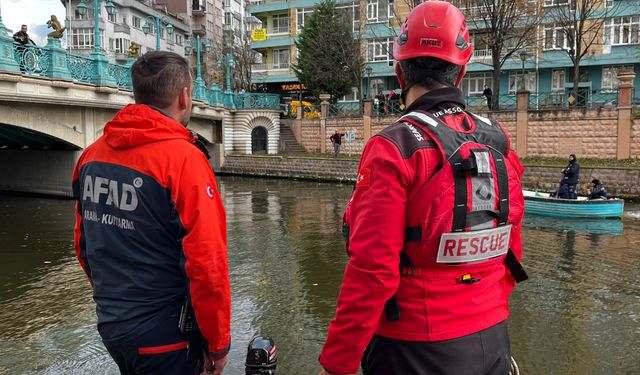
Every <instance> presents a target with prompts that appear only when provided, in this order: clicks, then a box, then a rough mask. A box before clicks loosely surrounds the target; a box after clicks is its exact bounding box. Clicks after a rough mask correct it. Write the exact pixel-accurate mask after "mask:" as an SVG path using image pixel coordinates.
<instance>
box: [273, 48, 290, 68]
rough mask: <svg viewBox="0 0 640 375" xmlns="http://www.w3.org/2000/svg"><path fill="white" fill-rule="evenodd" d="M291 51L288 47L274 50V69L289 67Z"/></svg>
mask: <svg viewBox="0 0 640 375" xmlns="http://www.w3.org/2000/svg"><path fill="white" fill-rule="evenodd" d="M290 53H291V51H290V50H289V49H288V48H287V49H274V50H273V69H289V62H290Z"/></svg>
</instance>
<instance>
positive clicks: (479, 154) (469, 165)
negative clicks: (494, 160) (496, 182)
mask: <svg viewBox="0 0 640 375" xmlns="http://www.w3.org/2000/svg"><path fill="white" fill-rule="evenodd" d="M462 169H463V170H465V171H470V172H471V175H472V176H478V177H490V176H491V158H490V154H489V150H487V149H472V150H471V156H469V157H468V158H466V159H463V160H462Z"/></svg>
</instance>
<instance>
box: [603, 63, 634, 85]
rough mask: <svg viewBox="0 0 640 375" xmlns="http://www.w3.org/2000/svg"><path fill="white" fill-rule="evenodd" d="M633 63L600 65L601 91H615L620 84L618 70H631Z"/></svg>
mask: <svg viewBox="0 0 640 375" xmlns="http://www.w3.org/2000/svg"><path fill="white" fill-rule="evenodd" d="M633 71H634V69H633V65H618V66H603V67H602V86H601V89H602V91H615V90H617V89H618V87H619V86H620V81H619V80H618V74H619V73H620V72H633Z"/></svg>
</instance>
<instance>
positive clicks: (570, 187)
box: [558, 154, 580, 199]
mask: <svg viewBox="0 0 640 375" xmlns="http://www.w3.org/2000/svg"><path fill="white" fill-rule="evenodd" d="M578 183H580V164H578V159H577V158H576V155H575V154H571V155H569V164H568V165H567V167H566V168H564V169H563V170H562V183H561V184H560V189H559V190H558V198H564V199H577V198H578V194H577V192H576V187H577V186H578Z"/></svg>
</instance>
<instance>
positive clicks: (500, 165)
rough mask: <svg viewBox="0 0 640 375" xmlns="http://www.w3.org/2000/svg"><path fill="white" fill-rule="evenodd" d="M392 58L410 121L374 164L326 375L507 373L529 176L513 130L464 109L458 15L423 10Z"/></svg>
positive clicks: (378, 150) (361, 174)
mask: <svg viewBox="0 0 640 375" xmlns="http://www.w3.org/2000/svg"><path fill="white" fill-rule="evenodd" d="M393 56H394V58H395V59H396V60H398V63H397V64H396V65H395V70H396V75H397V77H398V81H399V83H400V87H401V88H402V96H401V97H402V98H403V100H404V101H405V102H406V105H407V110H406V112H405V113H404V115H403V116H402V117H401V118H400V119H399V120H398V121H397V122H396V123H394V124H392V125H390V126H388V127H387V128H385V129H384V130H382V131H381V132H380V133H378V134H377V135H376V136H374V137H373V138H372V139H371V140H369V142H368V143H367V145H366V146H365V150H364V152H363V154H362V159H361V161H360V165H359V168H358V177H357V181H356V184H355V189H354V191H353V194H352V196H351V199H350V201H349V204H348V206H347V209H346V212H345V215H344V220H343V235H344V239H345V245H346V248H347V253H348V254H349V256H350V259H349V262H348V264H347V267H346V270H345V273H344V280H343V283H342V288H341V290H340V296H339V298H338V303H337V309H336V315H335V318H334V319H333V320H332V321H331V323H330V326H329V331H328V334H327V339H326V342H325V344H324V347H323V349H322V352H321V354H320V358H319V361H320V364H321V366H322V367H323V369H322V370H321V371H320V374H322V375H326V374H340V375H344V374H355V373H357V372H358V368H359V366H360V365H361V366H362V368H363V373H364V374H366V375H414V374H445V375H448V374H456V375H458V374H474V375H488V374H507V373H508V372H509V368H510V344H509V337H508V334H507V318H508V317H509V307H508V297H509V294H510V293H511V291H512V289H513V287H514V286H515V283H516V281H522V280H524V279H526V273H525V272H524V270H523V269H522V266H521V265H520V263H519V259H520V258H521V255H522V237H521V233H520V228H521V224H522V217H523V213H524V199H523V196H522V190H521V187H520V186H521V185H520V181H521V176H522V173H523V168H522V166H521V164H520V161H519V160H518V156H517V155H516V153H515V152H514V151H513V150H511V149H510V146H509V143H510V141H509V137H508V135H507V134H506V132H505V131H504V129H503V127H502V126H501V125H500V124H499V123H498V122H496V121H493V120H490V119H488V118H485V117H481V116H478V115H475V114H473V113H471V112H468V111H467V110H466V109H465V101H464V96H463V94H462V92H461V91H460V89H459V88H458V87H459V86H460V83H461V82H462V79H463V77H464V75H465V72H466V66H467V64H468V62H469V60H470V58H471V56H472V46H471V43H470V39H469V29H468V28H467V24H466V21H465V19H464V15H463V14H462V13H461V12H460V10H459V9H458V8H456V7H455V6H454V5H452V4H451V3H449V2H445V1H426V2H424V3H422V4H420V5H418V6H416V7H415V8H414V9H413V10H412V11H411V12H410V13H409V15H408V17H407V20H406V21H405V22H404V23H403V24H402V26H401V29H400V33H399V36H398V37H397V39H396V41H395V44H394V50H393ZM471 139H473V140H475V141H469V140H471ZM434 192H436V194H434ZM489 253H491V255H490V256H487V254H489ZM483 254H484V255H483ZM363 353H364V354H363Z"/></svg>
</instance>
